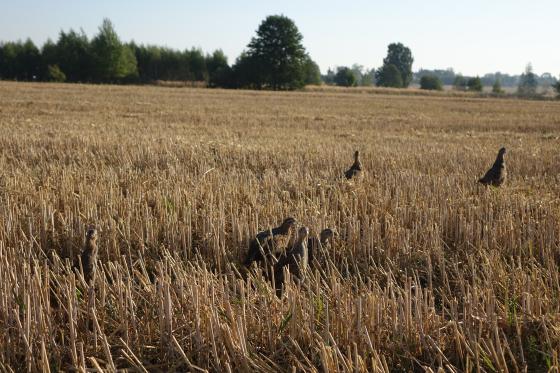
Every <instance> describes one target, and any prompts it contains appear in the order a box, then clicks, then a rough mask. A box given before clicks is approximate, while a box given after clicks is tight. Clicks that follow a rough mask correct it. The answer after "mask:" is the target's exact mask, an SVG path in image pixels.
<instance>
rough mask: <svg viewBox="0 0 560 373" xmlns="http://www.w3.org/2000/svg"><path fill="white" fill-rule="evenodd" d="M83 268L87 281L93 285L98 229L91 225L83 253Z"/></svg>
mask: <svg viewBox="0 0 560 373" xmlns="http://www.w3.org/2000/svg"><path fill="white" fill-rule="evenodd" d="M81 261H82V270H83V274H84V279H85V280H86V283H87V284H89V285H91V283H92V282H93V280H94V279H95V272H96V266H97V265H96V262H97V230H96V229H95V228H93V227H90V228H89V229H88V230H87V232H86V243H85V245H84V249H83V251H82V254H81Z"/></svg>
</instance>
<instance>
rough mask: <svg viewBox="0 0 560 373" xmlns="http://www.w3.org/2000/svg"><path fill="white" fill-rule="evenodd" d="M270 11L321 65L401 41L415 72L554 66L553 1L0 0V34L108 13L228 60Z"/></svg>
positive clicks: (33, 34)
mask: <svg viewBox="0 0 560 373" xmlns="http://www.w3.org/2000/svg"><path fill="white" fill-rule="evenodd" d="M273 14H283V15H285V16H288V17H290V18H291V19H292V20H294V21H295V23H296V25H297V27H298V28H299V30H300V32H301V33H302V35H303V44H304V46H305V48H306V49H307V51H308V52H309V54H310V56H311V58H312V59H313V60H315V61H316V62H317V63H318V64H319V67H320V68H321V71H322V72H323V73H324V72H326V70H327V68H329V67H331V68H332V67H335V66H351V65H353V64H355V63H357V64H360V65H363V66H365V67H367V68H371V67H374V68H377V67H379V66H381V65H382V63H383V58H384V57H385V55H386V52H387V45H388V44H390V43H392V42H402V43H403V44H404V45H406V46H408V47H409V48H410V49H411V50H412V54H413V56H414V65H413V70H415V71H416V70H418V69H420V68H426V69H433V68H441V69H445V68H448V67H452V68H453V69H454V70H455V72H460V73H462V74H465V75H483V74H485V73H490V72H496V71H501V72H503V73H509V74H519V73H521V72H522V71H523V70H524V68H525V66H526V65H527V63H529V62H531V63H532V65H533V68H534V70H535V72H536V73H538V74H541V73H544V72H549V73H551V74H553V75H554V76H558V75H559V74H560V48H559V41H558V40H559V37H560V30H559V29H558V25H559V21H558V18H557V17H558V14H560V0H532V1H528V0H523V1H522V0H470V1H458V0H455V1H452V0H447V1H444V0H392V1H373V0H370V1H367V0H356V1H318V0H307V1H306V0H283V1H278V0H276V1H270V0H260V1H259V0H235V1H231V0H230V1H225V0H216V1H204V0H201V1H200V0H199V1H196V2H194V1H188V0H183V1H180V0H160V1H157V2H156V1H147V0H134V1H132V0H112V1H111V0H99V1H85V0H52V1H46V0H43V1H39V0H18V1H11V0H0V40H3V41H13V40H18V39H22V40H24V39H26V38H28V37H29V38H31V39H32V40H33V41H34V42H35V43H37V44H39V45H42V44H43V43H44V42H45V40H47V39H48V38H51V39H53V40H55V41H56V39H57V37H58V34H59V32H60V30H65V31H68V30H69V29H74V30H80V29H83V30H84V32H85V33H86V34H87V35H88V36H89V37H92V36H93V35H95V34H96V33H97V30H98V27H99V25H100V24H101V21H102V20H103V18H109V19H111V21H113V24H114V25H115V28H116V30H117V33H118V34H119V36H120V37H121V39H122V40H123V41H130V40H134V41H136V42H137V43H144V44H157V45H162V46H167V47H171V48H175V49H186V48H189V49H190V48H192V47H197V48H198V47H199V48H201V49H202V50H203V51H205V52H212V51H213V50H215V49H222V50H223V51H224V53H225V54H226V55H227V56H228V58H229V62H230V63H233V62H234V61H235V58H236V57H237V56H238V55H239V54H240V53H241V52H242V51H243V49H245V48H246V46H247V44H248V43H249V41H250V40H251V37H253V36H254V34H255V31H256V29H257V28H258V26H259V24H260V23H261V22H262V20H263V19H264V18H265V17H266V16H268V15H273Z"/></svg>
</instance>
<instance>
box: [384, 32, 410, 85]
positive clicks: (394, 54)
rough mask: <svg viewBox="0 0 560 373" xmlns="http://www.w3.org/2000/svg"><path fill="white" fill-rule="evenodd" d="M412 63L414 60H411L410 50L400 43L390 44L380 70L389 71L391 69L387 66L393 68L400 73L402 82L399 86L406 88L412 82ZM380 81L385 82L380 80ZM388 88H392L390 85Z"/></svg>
mask: <svg viewBox="0 0 560 373" xmlns="http://www.w3.org/2000/svg"><path fill="white" fill-rule="evenodd" d="M413 62H414V58H412V52H411V51H410V48H408V47H405V46H404V45H403V44H402V43H392V44H389V46H388V47H387V57H385V59H384V60H383V67H382V68H381V70H385V71H390V70H392V68H389V66H390V65H393V66H395V67H396V68H397V70H398V71H399V73H400V77H401V81H402V83H401V85H400V86H401V87H405V88H406V87H408V86H409V84H410V83H411V82H412V63H413ZM387 69H389V70H387ZM391 73H392V72H391ZM382 81H386V80H383V79H382ZM378 85H379V84H378ZM389 86H390V87H392V85H389Z"/></svg>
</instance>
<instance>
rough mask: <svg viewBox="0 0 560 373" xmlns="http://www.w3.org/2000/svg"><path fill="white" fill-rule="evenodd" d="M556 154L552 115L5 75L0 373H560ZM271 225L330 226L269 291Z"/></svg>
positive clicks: (486, 103)
mask: <svg viewBox="0 0 560 373" xmlns="http://www.w3.org/2000/svg"><path fill="white" fill-rule="evenodd" d="M501 146H505V147H507V148H508V153H507V155H506V162H507V167H508V177H509V178H508V180H507V182H506V184H505V185H504V186H503V187H501V188H488V189H485V188H483V187H481V186H479V185H478V184H477V183H476V180H477V179H478V178H479V177H480V176H482V174H483V173H484V172H485V171H486V169H488V167H490V166H491V165H492V162H493V161H494V159H495V156H496V153H497V150H498V149H499V148H500V147H501ZM356 149H359V150H360V151H361V154H362V162H363V165H364V168H365V170H366V173H365V175H364V178H363V180H361V181H358V182H350V183H349V182H347V181H345V180H343V178H342V174H343V172H344V170H346V169H347V168H348V167H349V166H350V165H351V163H352V160H353V159H352V155H353V152H354V150H356ZM559 150H560V102H553V101H522V100H509V99H499V100H496V99H480V98H479V99H477V98H470V97H451V96H449V97H446V96H423V95H407V96H400V95H395V94H390V95H385V94H375V95H371V94H360V93H348V92H342V91H341V92H339V91H337V90H334V91H330V92H329V91H326V92H295V93H283V92H281V93H272V92H252V91H222V90H210V89H190V88H182V89H178V88H175V89H174V88H161V87H120V86H86V85H70V84H67V85H54V84H52V85H51V84H23V83H6V82H3V83H0V222H1V224H0V279H1V280H0V370H4V371H30V372H31V371H41V370H42V371H48V370H49V369H50V371H57V370H78V371H84V369H86V368H87V369H88V370H89V371H92V369H103V370H105V369H107V370H114V369H121V368H128V369H130V370H131V371H146V370H147V371H204V370H208V371H213V372H239V371H265V372H266V371H354V372H356V371H357V372H362V371H372V372H400V371H415V372H416V371H418V372H421V371H424V370H427V371H434V372H436V371H438V368H443V370H444V371H450V372H463V371H467V372H468V371H472V372H502V371H510V372H516V371H524V370H527V371H530V372H531V371H533V372H543V371H547V370H549V369H551V370H552V371H558V369H560V271H559V270H560V151H559ZM287 216H293V217H295V218H297V220H298V222H299V223H300V224H304V225H306V226H308V227H309V228H310V230H311V232H312V234H317V233H318V232H319V231H320V230H321V229H322V228H324V227H331V228H335V229H336V230H337V231H338V233H339V236H338V237H337V238H336V239H335V240H334V241H333V242H332V244H330V245H328V246H327V247H326V250H325V251H323V252H322V253H321V254H320V255H319V262H320V263H321V266H319V267H316V268H315V269H314V271H313V273H311V274H309V275H308V277H307V278H306V279H305V282H304V284H303V285H296V284H295V283H289V284H288V285H287V289H286V292H285V293H284V295H283V296H282V298H278V297H277V296H276V294H275V291H274V289H273V288H272V287H271V286H270V285H269V284H268V283H267V282H266V281H265V280H264V278H263V277H262V276H260V275H259V274H258V272H256V271H253V272H251V273H246V272H245V271H243V269H242V268H241V262H242V260H243V259H244V255H245V253H246V250H247V244H248V242H249V240H250V239H251V238H252V237H253V236H254V235H255V233H256V232H257V231H259V230H263V229H266V228H268V227H270V226H276V225H278V224H279V223H280V222H281V221H282V220H283V219H284V218H285V217H287ZM90 224H93V225H95V226H96V227H97V228H98V229H99V242H98V243H99V250H100V252H99V264H98V274H97V278H96V280H95V283H94V284H93V286H91V287H88V286H87V285H86V283H85V282H84V280H83V277H82V276H81V275H76V274H75V273H74V272H73V271H72V269H71V266H72V264H73V263H74V262H75V261H76V260H77V257H78V256H79V253H80V251H81V249H82V247H83V243H84V237H85V231H86V229H87V227H88V225H90Z"/></svg>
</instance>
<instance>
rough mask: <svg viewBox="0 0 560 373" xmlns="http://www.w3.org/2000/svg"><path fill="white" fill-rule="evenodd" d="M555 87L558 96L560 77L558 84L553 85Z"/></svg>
mask: <svg viewBox="0 0 560 373" xmlns="http://www.w3.org/2000/svg"><path fill="white" fill-rule="evenodd" d="M553 87H554V89H555V90H556V93H557V94H558V97H560V79H558V81H557V82H556V84H554V85H553Z"/></svg>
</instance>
